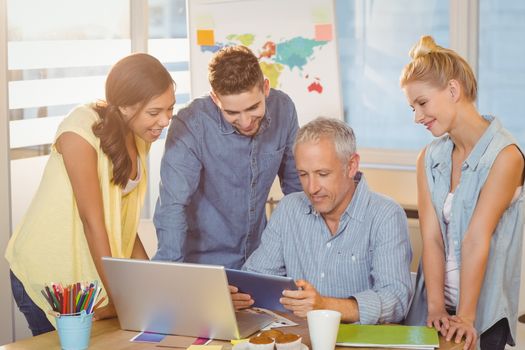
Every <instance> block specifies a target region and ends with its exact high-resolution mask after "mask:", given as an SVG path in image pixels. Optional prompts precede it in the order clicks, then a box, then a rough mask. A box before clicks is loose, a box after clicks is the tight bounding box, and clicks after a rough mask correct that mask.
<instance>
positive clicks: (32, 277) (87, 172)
mask: <svg viewBox="0 0 525 350" xmlns="http://www.w3.org/2000/svg"><path fill="white" fill-rule="evenodd" d="M174 104H175V84H174V82H173V80H172V78H171V76H170V74H169V72H168V71H167V70H166V69H165V68H164V66H163V65H162V64H161V63H160V62H159V61H158V60H157V59H156V58H154V57H152V56H150V55H147V54H141V53H139V54H132V55H129V56H127V57H125V58H123V59H121V60H120V61H119V62H117V63H116V64H115V65H114V66H113V67H112V69H111V70H110V72H109V75H108V77H107V80H106V99H105V101H99V102H96V103H93V104H88V105H81V106H78V107H76V108H75V109H73V110H72V111H71V112H70V113H69V114H68V116H66V118H65V119H64V120H63V121H62V123H61V124H60V126H59V127H58V131H57V134H56V137H55V141H54V143H53V144H52V147H51V154H50V156H49V160H48V162H47V164H46V167H45V170H44V174H43V177H42V180H41V183H40V186H39V188H38V190H37V192H36V194H35V197H34V198H33V201H32V202H31V205H30V207H29V209H28V211H27V213H26V215H25V216H24V218H23V220H22V222H21V224H20V225H19V226H18V228H17V229H16V230H15V232H14V233H13V236H12V238H11V240H10V242H9V245H8V248H7V251H6V258H7V260H8V261H9V264H10V268H11V286H12V291H13V295H14V297H15V301H16V303H17V305H18V307H19V309H20V311H21V312H23V313H24V315H25V317H26V319H27V321H28V324H29V328H30V329H31V331H32V333H33V335H37V334H40V333H44V332H48V331H51V330H53V329H54V328H53V325H52V323H54V319H53V318H52V317H47V318H46V314H45V311H46V310H47V309H48V308H49V306H48V305H47V303H46V300H45V299H44V298H43V297H42V295H41V294H40V290H41V289H42V288H43V287H44V284H46V283H49V282H51V281H59V282H61V283H64V284H70V283H75V282H78V281H93V280H99V281H101V282H102V284H104V285H107V284H106V283H105V282H106V278H105V274H104V269H103V267H102V261H101V257H103V256H113V257H126V258H129V257H133V258H140V259H147V255H146V252H145V250H144V247H143V245H142V243H141V241H140V238H139V237H138V236H137V226H138V222H139V217H140V210H141V208H142V205H143V201H144V195H145V192H146V184H147V179H146V156H147V154H148V151H149V148H150V144H151V142H153V141H155V140H157V139H158V138H159V136H160V135H161V132H162V130H163V129H164V128H165V127H166V126H168V124H169V122H170V120H171V118H172V115H173V106H174ZM112 305H113V304H112V302H111V298H109V303H107V304H106V305H105V307H103V308H101V309H100V310H99V311H98V312H96V313H95V318H96V319H101V318H106V317H112V316H114V315H115V310H114V308H113V306H112Z"/></svg>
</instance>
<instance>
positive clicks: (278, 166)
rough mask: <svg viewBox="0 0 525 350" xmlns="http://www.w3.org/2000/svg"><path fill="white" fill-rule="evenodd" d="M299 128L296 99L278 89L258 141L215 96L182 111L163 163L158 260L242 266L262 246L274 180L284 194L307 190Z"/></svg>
mask: <svg viewBox="0 0 525 350" xmlns="http://www.w3.org/2000/svg"><path fill="white" fill-rule="evenodd" d="M298 128H299V124H298V120H297V112H296V110H295V106H294V104H293V102H292V100H291V99H290V98H289V97H288V96H287V95H286V94H285V93H283V92H281V91H277V90H273V89H271V90H270V94H269V95H268V97H267V98H266V114H265V116H264V118H263V120H262V122H261V126H260V129H259V131H258V133H257V135H255V136H253V137H247V136H244V135H241V134H239V133H238V132H237V131H236V130H235V128H234V127H233V126H232V125H231V124H230V123H228V122H227V121H226V120H225V119H224V118H223V116H222V113H221V111H220V109H219V108H218V107H217V105H215V103H214V102H213V101H212V99H211V97H209V96H205V97H201V98H197V99H195V100H194V101H193V102H192V103H191V104H190V105H189V106H187V107H186V108H184V109H182V110H180V111H179V113H178V115H177V116H176V117H175V118H174V119H173V121H172V123H171V125H170V127H169V131H168V136H167V140H166V146H165V147H166V148H165V151H164V155H163V157H162V161H161V169H160V177H161V183H160V190H159V198H158V201H157V204H156V207H155V214H154V224H155V228H156V230H157V237H158V251H157V253H156V255H155V257H154V259H156V260H169V261H186V262H196V263H206V264H219V265H224V266H226V267H231V268H240V267H241V266H242V264H243V263H244V262H245V260H246V258H247V257H248V256H249V255H250V254H251V253H252V252H253V251H254V250H255V248H257V246H258V245H259V241H260V236H261V233H262V231H263V229H264V227H265V226H266V216H265V215H266V213H265V204H266V199H267V197H268V193H269V191H270V188H271V186H272V183H273V181H274V179H275V177H276V176H277V175H278V176H279V178H280V181H281V188H282V190H283V192H284V193H285V194H287V193H291V192H296V191H300V190H301V184H300V182H299V178H298V176H297V171H296V168H295V161H294V158H293V154H292V145H293V142H294V139H295V135H296V133H297V130H298Z"/></svg>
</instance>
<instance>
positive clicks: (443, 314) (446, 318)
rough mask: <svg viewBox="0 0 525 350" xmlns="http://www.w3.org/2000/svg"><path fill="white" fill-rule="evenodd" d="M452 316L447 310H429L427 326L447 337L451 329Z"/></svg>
mask: <svg viewBox="0 0 525 350" xmlns="http://www.w3.org/2000/svg"><path fill="white" fill-rule="evenodd" d="M450 317H451V316H450V315H449V314H448V312H447V311H446V310H445V309H437V310H431V309H430V308H429V310H428V317H427V326H428V327H434V328H435V329H436V330H437V331H438V332H440V333H441V335H442V336H444V337H446V336H447V334H448V330H449V328H450Z"/></svg>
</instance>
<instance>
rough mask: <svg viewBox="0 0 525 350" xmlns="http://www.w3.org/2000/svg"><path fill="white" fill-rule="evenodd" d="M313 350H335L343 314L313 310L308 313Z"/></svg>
mask: <svg viewBox="0 0 525 350" xmlns="http://www.w3.org/2000/svg"><path fill="white" fill-rule="evenodd" d="M306 318H307V319H308V331H309V332H310V342H311V343H312V349H313V350H334V348H335V341H336V339H337V331H338V330H339V322H340V321H341V313H340V312H339V311H334V310H312V311H308V312H307V313H306Z"/></svg>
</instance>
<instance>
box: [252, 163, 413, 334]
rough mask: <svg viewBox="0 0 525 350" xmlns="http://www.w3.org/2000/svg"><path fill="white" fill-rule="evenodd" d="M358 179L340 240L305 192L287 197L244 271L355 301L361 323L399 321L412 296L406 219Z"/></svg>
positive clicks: (341, 226)
mask: <svg viewBox="0 0 525 350" xmlns="http://www.w3.org/2000/svg"><path fill="white" fill-rule="evenodd" d="M359 177H360V180H359V183H358V185H357V188H356V191H355V193H354V196H353V198H352V201H351V202H350V204H349V205H348V207H347V209H346V211H345V212H344V213H343V215H342V216H341V219H340V221H339V226H338V229H337V232H336V234H335V235H332V234H331V232H330V230H329V229H328V226H327V225H326V223H325V221H324V219H323V218H322V216H321V215H319V214H318V213H317V212H316V211H315V210H314V209H313V207H312V206H311V204H310V201H309V200H308V198H307V197H306V195H305V194H304V192H300V193H293V194H290V195H288V196H286V197H284V198H283V200H282V201H281V203H279V205H278V206H277V209H276V210H275V212H274V213H273V214H272V216H271V218H270V221H269V223H268V226H267V227H266V229H265V230H264V232H263V237H262V241H261V245H260V246H259V248H258V249H257V250H256V251H255V252H254V253H253V254H252V255H251V256H250V258H249V259H248V261H247V262H246V264H245V265H244V267H243V269H246V270H249V271H254V272H260V273H266V274H272V275H280V276H290V277H292V278H294V279H295V280H297V279H305V280H307V281H308V282H310V283H311V284H312V285H313V286H314V287H315V288H316V289H317V291H318V292H319V293H320V294H321V295H323V296H328V297H335V298H351V297H353V298H355V299H356V300H357V303H358V305H359V315H360V323H362V324H375V323H384V322H399V321H401V320H402V319H403V318H404V316H405V314H406V311H407V308H408V302H409V299H410V295H411V282H410V281H411V279H410V259H411V256H412V251H411V248H410V241H409V237H408V225H407V218H406V215H405V212H404V211H403V209H402V208H401V207H400V206H399V205H398V204H397V203H395V202H394V201H392V200H391V199H389V198H386V197H384V196H382V195H379V194H377V193H374V192H371V191H370V190H369V189H368V186H367V183H366V180H365V178H364V176H362V174H361V173H358V175H357V176H356V178H357V179H358V178H359Z"/></svg>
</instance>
